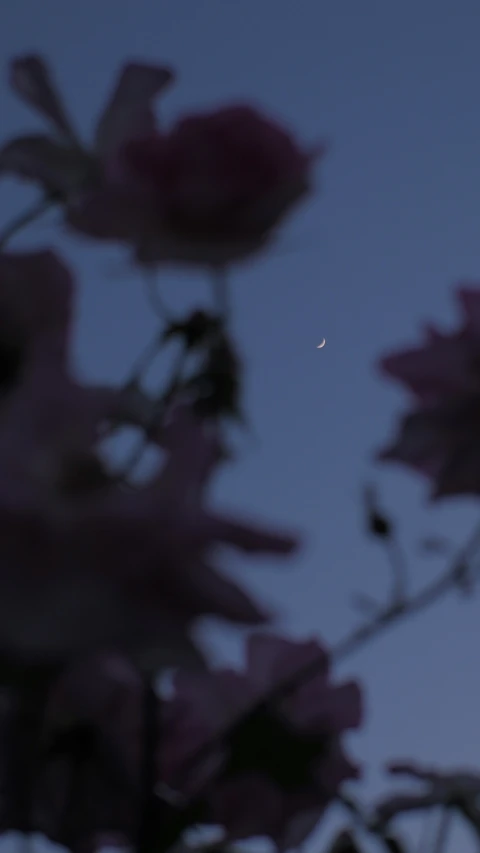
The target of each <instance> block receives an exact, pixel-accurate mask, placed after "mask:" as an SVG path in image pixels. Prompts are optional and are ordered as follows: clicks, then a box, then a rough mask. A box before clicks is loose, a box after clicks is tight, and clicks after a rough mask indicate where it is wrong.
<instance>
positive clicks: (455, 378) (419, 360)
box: [380, 330, 480, 403]
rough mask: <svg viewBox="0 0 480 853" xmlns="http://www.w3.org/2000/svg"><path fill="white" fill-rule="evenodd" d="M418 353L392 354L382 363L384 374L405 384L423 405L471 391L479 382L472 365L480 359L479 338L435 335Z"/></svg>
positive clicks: (406, 351)
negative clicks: (446, 396)
mask: <svg viewBox="0 0 480 853" xmlns="http://www.w3.org/2000/svg"><path fill="white" fill-rule="evenodd" d="M429 338H430V340H429V343H428V344H427V346H425V347H423V348H421V349H420V348H419V349H411V350H404V351H403V352H399V353H393V354H392V355H389V356H387V357H386V358H383V359H382V360H381V361H380V368H381V370H382V372H383V373H384V374H386V375H387V376H389V377H392V378H393V379H396V380H398V381H399V382H402V383H403V384H404V385H406V387H407V388H408V390H409V391H411V392H412V393H413V394H414V395H415V396H416V397H418V398H419V399H420V400H421V401H422V402H424V403H428V402H435V401H436V400H438V399H440V398H442V397H445V395H455V394H459V393H463V392H465V391H469V390H471V389H472V386H474V385H475V384H476V383H477V382H478V380H477V379H476V377H475V376H474V375H473V374H472V363H473V361H474V359H475V357H477V358H479V357H480V338H479V339H478V341H477V340H475V339H472V336H471V335H470V334H467V333H464V332H462V333H458V334H455V335H450V336H448V337H447V336H441V335H439V334H435V335H432V330H429Z"/></svg>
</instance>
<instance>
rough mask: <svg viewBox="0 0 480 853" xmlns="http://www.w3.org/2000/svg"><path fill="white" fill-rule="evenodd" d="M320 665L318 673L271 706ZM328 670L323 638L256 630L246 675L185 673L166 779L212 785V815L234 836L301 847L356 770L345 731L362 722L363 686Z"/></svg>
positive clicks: (179, 785)
mask: <svg viewBox="0 0 480 853" xmlns="http://www.w3.org/2000/svg"><path fill="white" fill-rule="evenodd" d="M314 663H318V669H316V672H315V674H314V675H312V676H311V677H310V679H308V680H307V679H305V680H300V679H299V682H298V684H297V686H292V688H291V689H290V690H285V693H284V698H279V699H277V701H275V702H274V703H271V704H270V703H268V704H265V702H264V700H268V698H269V694H270V693H271V692H272V691H275V690H278V688H279V687H281V685H282V684H283V682H285V681H286V680H288V679H291V678H292V677H294V676H295V674H298V673H301V672H302V670H303V669H304V668H305V667H308V666H309V665H312V664H314ZM328 670H329V664H328V656H327V654H326V652H325V651H324V649H323V648H322V647H321V646H320V645H319V644H318V642H317V641H315V640H312V641H306V642H295V641H291V640H287V639H283V638H282V637H278V636H274V635H268V634H257V635H252V636H251V637H250V638H249V640H248V642H247V663H246V668H245V671H244V672H242V673H239V672H234V671H232V670H219V671H217V672H210V673H205V674H198V675H193V674H191V675H188V674H185V675H183V674H180V675H178V676H177V677H176V679H175V685H174V686H175V694H174V698H173V700H172V701H171V703H170V704H169V706H167V709H166V724H165V725H166V728H165V729H164V731H165V732H166V733H167V735H168V736H167V737H166V739H165V740H164V747H163V750H162V752H161V762H162V768H163V770H162V773H163V778H164V780H165V781H166V783H167V784H168V785H169V786H170V787H171V788H173V789H174V790H177V791H181V792H184V793H186V794H187V795H189V796H198V794H199V791H200V790H201V789H202V788H203V787H204V786H206V788H205V793H204V795H203V802H204V814H205V822H207V823H218V824H220V825H222V826H223V827H224V828H225V829H226V831H227V833H228V836H229V837H230V838H232V839H235V838H237V839H238V838H247V837H252V836H258V835H266V836H269V837H270V838H272V839H273V841H274V842H275V844H276V845H277V847H278V848H279V849H281V850H285V849H289V848H293V847H297V846H298V845H299V844H301V843H302V842H303V841H304V840H305V838H306V837H307V836H308V835H309V834H310V832H311V831H312V830H313V829H314V827H315V826H316V824H317V822H318V820H319V819H320V817H321V816H322V814H323V813H324V811H325V809H326V807H327V806H328V804H329V803H330V802H331V801H332V800H333V799H334V798H335V796H336V794H337V792H338V789H339V786H340V785H341V783H342V782H344V781H345V780H346V779H349V778H356V777H357V775H358V769H357V768H356V767H355V766H354V765H353V764H352V763H351V762H350V761H349V759H348V758H347V757H346V756H345V755H344V753H343V750H342V747H341V743H340V736H341V734H342V733H343V732H344V731H345V730H346V729H349V728H356V727H358V726H359V725H360V722H361V717H362V710H361V695H360V689H359V687H358V685H357V684H356V683H354V682H348V683H345V684H341V685H339V686H334V685H332V684H331V682H330V680H329V671H328ZM259 703H260V704H259ZM255 706H257V707H256V709H255ZM252 709H255V710H253V712H252ZM232 726H234V728H233V730H232V732H233V733H232V735H231V736H230V737H229V739H228V740H227V743H225V742H223V743H222V733H223V734H224V733H225V731H226V729H227V728H228V727H232ZM212 740H213V746H214V748H213V750H212V751H210V752H208V753H206V754H205V755H203V750H204V749H205V745H206V744H208V743H209V742H211V741H212ZM215 742H216V748H215ZM202 747H203V750H202Z"/></svg>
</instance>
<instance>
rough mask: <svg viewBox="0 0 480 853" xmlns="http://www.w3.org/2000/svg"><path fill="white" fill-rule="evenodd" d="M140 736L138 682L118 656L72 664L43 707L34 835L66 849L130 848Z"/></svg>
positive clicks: (94, 658) (106, 655)
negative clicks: (43, 837)
mask: <svg viewBox="0 0 480 853" xmlns="http://www.w3.org/2000/svg"><path fill="white" fill-rule="evenodd" d="M141 738H142V680H141V678H140V676H139V674H138V672H137V671H136V670H135V669H134V667H132V666H131V665H130V664H129V663H128V662H127V661H125V660H123V659H122V658H121V657H118V656H115V655H112V654H104V655H100V656H95V657H93V658H87V659H86V660H82V661H81V662H79V663H77V664H76V665H75V666H73V667H70V668H69V669H67V671H66V672H65V673H64V674H63V676H62V677H61V678H60V679H59V681H58V683H57V684H56V686H55V688H54V690H53V692H52V694H51V697H50V701H49V703H48V706H47V709H46V717H45V725H44V733H43V761H42V769H41V771H40V773H39V774H38V778H37V785H36V789H35V792H34V797H33V823H34V826H35V830H36V831H38V832H42V833H43V834H45V835H46V836H47V837H48V838H49V839H51V840H52V841H54V842H56V843H58V844H63V845H64V846H66V847H68V848H69V849H70V850H73V851H75V853H76V851H95V850H98V849H100V848H101V847H103V846H122V845H127V844H128V843H130V844H131V843H133V842H134V840H135V834H136V831H137V820H138V817H137V809H138V805H139V803H138V792H139V774H140V762H141Z"/></svg>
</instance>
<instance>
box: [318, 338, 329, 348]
mask: <svg viewBox="0 0 480 853" xmlns="http://www.w3.org/2000/svg"><path fill="white" fill-rule="evenodd" d="M326 343H327V341H326V339H325V338H324V339H323V341H322V343H321V344H319V345H318V346H317V349H323V347H324V346H325V344H326Z"/></svg>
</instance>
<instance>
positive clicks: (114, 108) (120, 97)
mask: <svg viewBox="0 0 480 853" xmlns="http://www.w3.org/2000/svg"><path fill="white" fill-rule="evenodd" d="M173 80H174V74H173V71H172V70H171V69H170V68H166V67H165V66H161V65H145V64H143V63H136V62H132V63H129V64H128V65H126V66H125V68H124V69H123V71H122V72H121V74H120V78H119V80H118V82H117V85H116V86H115V89H114V91H113V94H112V95H111V97H110V99H109V101H108V103H107V105H106V107H105V109H104V110H103V113H102V115H101V117H100V120H99V122H98V126H97V130H96V134H95V150H96V151H97V152H98V153H99V154H101V155H102V156H105V155H107V154H109V153H110V152H112V151H113V150H115V149H116V148H118V146H119V145H120V144H121V143H122V142H125V141H126V140H127V139H129V138H130V137H132V136H136V135H141V134H147V133H149V132H151V131H152V130H155V117H154V114H153V110H152V101H153V99H154V98H155V97H156V96H157V95H158V94H159V93H160V92H162V91H163V90H164V89H165V88H166V87H167V86H168V85H169V84H170V83H172V81H173Z"/></svg>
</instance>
